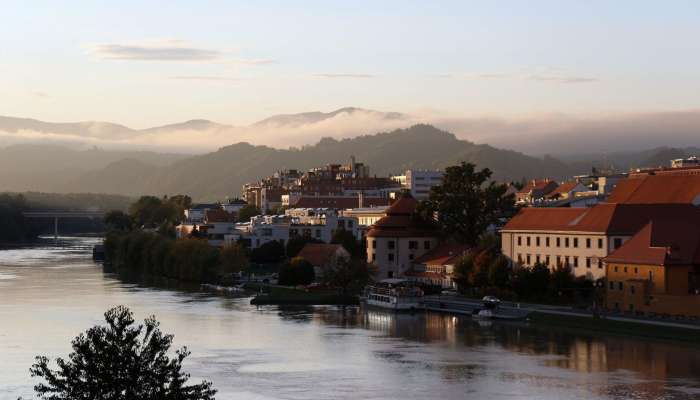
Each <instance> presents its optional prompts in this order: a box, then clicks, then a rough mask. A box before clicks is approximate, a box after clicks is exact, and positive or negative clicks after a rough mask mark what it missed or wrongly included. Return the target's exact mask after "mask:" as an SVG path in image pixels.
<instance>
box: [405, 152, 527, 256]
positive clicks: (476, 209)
mask: <svg viewBox="0 0 700 400" xmlns="http://www.w3.org/2000/svg"><path fill="white" fill-rule="evenodd" d="M490 178H491V170H489V169H488V168H485V169H482V170H481V171H476V166H475V165H474V164H471V163H465V162H462V163H461V164H460V165H456V166H452V167H447V168H446V169H445V174H444V176H443V179H442V184H441V185H439V186H434V187H433V188H432V189H431V190H430V197H429V199H428V200H426V201H424V202H422V203H421V205H420V210H419V211H420V213H421V214H422V215H423V217H424V218H429V217H433V216H435V215H437V222H438V223H439V224H440V226H441V228H442V230H443V232H446V233H448V234H450V235H452V236H454V238H455V239H456V240H458V241H460V242H462V243H466V244H470V245H474V244H476V243H477V242H478V239H479V236H480V235H481V234H482V233H484V232H485V231H486V229H487V228H488V227H489V225H491V224H493V223H495V222H497V221H498V217H499V216H501V215H503V214H506V213H508V212H509V211H510V210H511V209H512V207H513V205H514V197H513V195H508V196H506V195H505V193H506V190H507V189H508V188H507V186H506V185H503V184H496V183H495V182H493V181H491V182H488V181H489V179H490ZM487 182H488V183H487Z"/></svg>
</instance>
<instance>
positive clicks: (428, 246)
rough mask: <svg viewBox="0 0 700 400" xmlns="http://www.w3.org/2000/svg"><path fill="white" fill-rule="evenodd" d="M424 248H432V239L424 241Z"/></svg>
mask: <svg viewBox="0 0 700 400" xmlns="http://www.w3.org/2000/svg"><path fill="white" fill-rule="evenodd" d="M423 248H424V249H425V250H430V240H426V241H425V242H423Z"/></svg>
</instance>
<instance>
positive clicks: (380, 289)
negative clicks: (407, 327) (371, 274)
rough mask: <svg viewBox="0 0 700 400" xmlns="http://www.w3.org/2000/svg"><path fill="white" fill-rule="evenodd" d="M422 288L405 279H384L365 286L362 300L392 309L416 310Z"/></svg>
mask: <svg viewBox="0 0 700 400" xmlns="http://www.w3.org/2000/svg"><path fill="white" fill-rule="evenodd" d="M422 301H423V290H421V288H420V287H418V286H416V285H415V283H414V282H411V281H408V280H405V279H384V280H382V281H379V282H377V283H374V284H372V285H369V286H367V287H366V288H365V293H364V296H363V302H364V303H365V304H366V305H368V306H373V307H380V308H386V309H389V310H394V311H411V310H418V309H420V307H421V302H422Z"/></svg>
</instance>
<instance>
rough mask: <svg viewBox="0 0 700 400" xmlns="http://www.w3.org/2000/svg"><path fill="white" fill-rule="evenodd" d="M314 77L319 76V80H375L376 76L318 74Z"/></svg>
mask: <svg viewBox="0 0 700 400" xmlns="http://www.w3.org/2000/svg"><path fill="white" fill-rule="evenodd" d="M314 76H317V77H319V78H330V79H335V78H351V79H354V78H361V79H366V78H374V77H375V75H370V74H316V75H314Z"/></svg>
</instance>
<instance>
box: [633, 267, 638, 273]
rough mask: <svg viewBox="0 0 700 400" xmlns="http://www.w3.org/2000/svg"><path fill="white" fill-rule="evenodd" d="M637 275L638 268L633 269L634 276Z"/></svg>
mask: <svg viewBox="0 0 700 400" xmlns="http://www.w3.org/2000/svg"><path fill="white" fill-rule="evenodd" d="M638 273H639V268H637V267H634V274H635V275H637V274H638Z"/></svg>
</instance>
